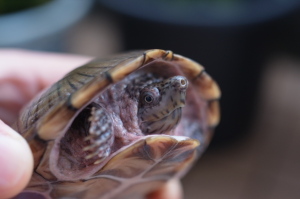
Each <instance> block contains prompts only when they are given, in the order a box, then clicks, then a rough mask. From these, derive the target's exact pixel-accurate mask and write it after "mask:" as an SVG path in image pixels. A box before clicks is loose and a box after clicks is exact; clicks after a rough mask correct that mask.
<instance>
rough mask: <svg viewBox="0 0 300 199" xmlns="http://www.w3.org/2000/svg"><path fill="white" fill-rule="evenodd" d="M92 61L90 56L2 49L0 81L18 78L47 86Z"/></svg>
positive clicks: (0, 53) (0, 50) (0, 55)
mask: <svg viewBox="0 0 300 199" xmlns="http://www.w3.org/2000/svg"><path fill="white" fill-rule="evenodd" d="M91 59H92V58H91V57H88V56H79V55H71V54H62V53H50V52H38V51H29V50H19V49H0V60H1V62H0V79H3V78H5V77H6V76H13V77H16V76H17V77H21V78H26V79H29V80H30V79H31V80H34V81H36V83H39V84H43V85H44V86H47V85H49V84H52V83H54V82H56V81H57V80H59V79H60V78H61V77H62V76H64V75H65V74H66V73H67V72H69V71H70V70H72V69H74V68H75V67H78V66H81V65H83V64H85V63H87V62H88V61H90V60H91ZM20 69H22V70H20ZM38 81H39V82H38Z"/></svg>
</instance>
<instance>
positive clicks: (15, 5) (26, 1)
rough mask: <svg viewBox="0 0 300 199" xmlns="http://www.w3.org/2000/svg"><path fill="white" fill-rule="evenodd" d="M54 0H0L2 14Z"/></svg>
mask: <svg viewBox="0 0 300 199" xmlns="http://www.w3.org/2000/svg"><path fill="white" fill-rule="evenodd" d="M49 1H52V0H0V14H6V13H11V12H16V11H20V10H25V9H28V8H32V7H35V6H38V5H41V4H44V3H46V2H49Z"/></svg>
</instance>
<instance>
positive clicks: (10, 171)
mask: <svg viewBox="0 0 300 199" xmlns="http://www.w3.org/2000/svg"><path fill="white" fill-rule="evenodd" d="M0 60H1V61H0V119H1V120H3V121H4V122H5V123H6V124H8V125H11V124H12V123H13V122H14V121H15V120H16V119H17V116H18V112H19V111H20V110H21V108H22V107H23V106H24V105H25V104H26V103H27V102H29V100H30V99H31V98H33V97H34V96H35V95H36V94H37V93H39V92H40V91H41V90H43V89H44V88H46V87H47V86H49V85H51V84H53V83H54V82H56V81H57V80H59V79H60V78H61V77H63V76H64V75H65V74H66V73H67V72H69V71H70V70H72V69H73V68H75V67H77V66H80V65H82V64H84V63H86V62H88V61H89V60H91V58H90V57H84V56H76V55H67V54H55V53H42V52H32V51H24V50H5V49H0ZM1 120H0V151H1V153H0V193H1V194H0V198H1V199H2V198H11V197H13V196H14V195H16V194H18V193H19V192H21V190H22V189H24V188H25V186H26V185H27V183H28V182H29V180H30V177H31V175H32V171H33V157H32V154H31V150H30V148H29V146H28V144H27V142H26V141H25V140H24V139H23V138H22V136H20V135H19V134H18V133H17V132H16V131H14V130H13V129H12V128H10V127H9V126H8V125H6V124H5V123H4V122H2V121H1ZM147 198H148V199H154V198H155V199H168V198H172V199H181V198H182V188H181V185H180V182H179V180H172V181H170V182H169V183H167V184H166V185H165V186H164V187H162V188H161V189H160V190H158V191H156V192H154V193H151V194H150V195H149V196H148V197H147Z"/></svg>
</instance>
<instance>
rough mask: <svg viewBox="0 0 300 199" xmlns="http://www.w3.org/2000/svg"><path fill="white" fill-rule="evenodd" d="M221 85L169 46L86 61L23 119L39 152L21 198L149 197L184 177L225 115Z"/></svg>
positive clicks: (24, 129) (20, 124)
mask: <svg viewBox="0 0 300 199" xmlns="http://www.w3.org/2000/svg"><path fill="white" fill-rule="evenodd" d="M219 97H220V91H219V88H218V86H217V84H216V83H215V81H214V80H213V79H212V78H211V77H210V76H209V75H208V74H207V73H206V72H205V71H204V68H203V67H202V66H201V65H199V64H198V63H196V62H194V61H192V60H190V59H188V58H185V57H183V56H180V55H177V54H173V53H172V52H171V51H164V50H148V51H144V52H142V51H136V52H129V53H125V54H119V55H117V56H113V57H110V58H106V59H99V60H95V61H92V62H90V63H88V64H86V65H84V66H82V67H79V68H77V69H75V70H73V71H71V72H70V73H68V74H67V75H65V77H64V78H62V79H61V80H59V81H58V82H57V83H55V84H53V85H52V86H51V87H50V88H49V89H48V90H45V91H44V92H43V93H41V94H40V95H39V96H37V97H36V98H35V99H33V100H32V101H31V102H30V103H29V104H28V106H26V107H25V108H24V109H23V110H22V112H21V114H20V117H19V120H18V121H17V123H16V128H17V130H18V131H19V132H20V133H21V134H22V135H23V136H24V137H25V138H26V140H27V141H28V143H29V145H30V147H31V150H32V153H33V156H34V172H33V176H32V179H31V181H30V183H29V185H28V186H27V188H26V189H25V190H24V191H23V192H22V193H21V194H20V195H19V196H20V197H21V198H24V197H25V198H86V199H92V198H105V199H110V198H130V199H131V198H142V197H144V196H145V195H146V194H147V193H149V192H152V191H154V190H156V189H158V188H159V187H160V186H161V185H163V184H164V183H166V182H167V181H168V180H169V179H172V178H180V177H182V176H183V175H184V174H185V173H186V172H187V171H188V170H189V169H190V167H191V165H192V164H193V163H194V162H195V160H196V159H197V158H198V157H199V156H200V155H201V154H202V152H203V151H204V149H205V148H206V147H207V145H208V143H209V142H210V140H211V137H212V132H213V129H214V127H215V126H216V125H217V124H218V122H219V103H218V99H219Z"/></svg>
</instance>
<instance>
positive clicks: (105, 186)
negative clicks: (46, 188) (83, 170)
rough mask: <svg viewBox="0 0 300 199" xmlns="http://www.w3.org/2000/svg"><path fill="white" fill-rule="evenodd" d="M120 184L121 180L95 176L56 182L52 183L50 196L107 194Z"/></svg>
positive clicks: (75, 196) (65, 196)
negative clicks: (86, 179) (94, 177)
mask: <svg viewBox="0 0 300 199" xmlns="http://www.w3.org/2000/svg"><path fill="white" fill-rule="evenodd" d="M120 184H121V182H118V181H115V180H111V179H107V178H97V179H91V180H88V181H75V182H57V183H53V186H54V189H53V191H52V192H51V196H52V197H53V198H95V196H103V195H104V194H107V193H108V192H109V191H111V190H112V189H114V188H116V187H118V186H119V185H120ZM75 190H76V191H75ZM101 198H102V197H101Z"/></svg>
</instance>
